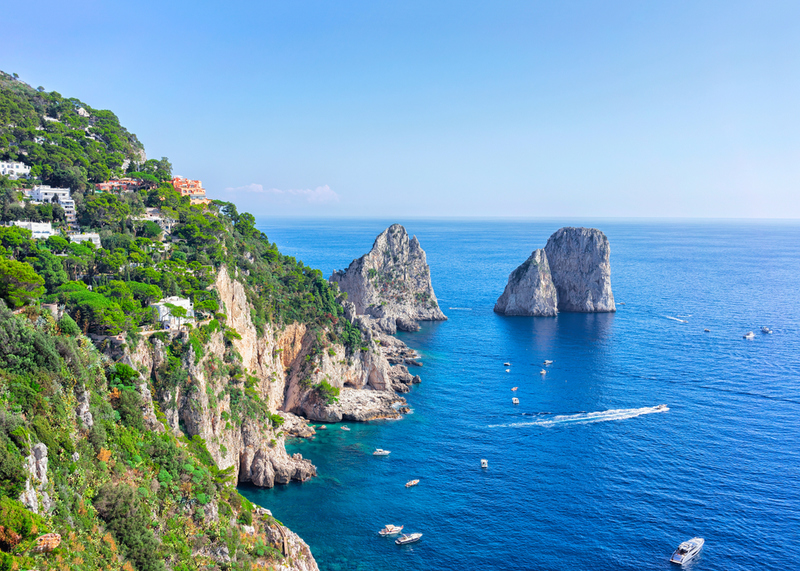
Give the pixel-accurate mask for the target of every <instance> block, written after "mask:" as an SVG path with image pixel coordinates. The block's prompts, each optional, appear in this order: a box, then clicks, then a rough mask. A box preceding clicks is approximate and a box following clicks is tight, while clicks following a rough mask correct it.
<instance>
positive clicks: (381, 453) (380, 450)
mask: <svg viewBox="0 0 800 571" xmlns="http://www.w3.org/2000/svg"><path fill="white" fill-rule="evenodd" d="M391 453H392V452H391V451H390V450H384V449H383V448H376V449H375V452H373V453H372V455H373V456H388V455H389V454H391Z"/></svg>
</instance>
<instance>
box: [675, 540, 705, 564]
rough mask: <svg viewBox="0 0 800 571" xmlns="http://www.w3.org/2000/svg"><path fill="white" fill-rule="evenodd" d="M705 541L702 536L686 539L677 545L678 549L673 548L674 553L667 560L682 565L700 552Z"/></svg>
mask: <svg viewBox="0 0 800 571" xmlns="http://www.w3.org/2000/svg"><path fill="white" fill-rule="evenodd" d="M705 542H706V541H705V539H703V538H702V537H693V538H692V539H690V540H688V541H684V542H683V543H681V544H680V545H679V546H678V549H676V550H675V553H673V554H672V557H670V559H669V560H670V561H671V562H672V563H677V564H678V565H684V564H685V563H687V562H689V561H690V560H691V559H693V558H694V557H695V556H696V555H697V554H698V553H700V550H701V549H703V544H704V543H705Z"/></svg>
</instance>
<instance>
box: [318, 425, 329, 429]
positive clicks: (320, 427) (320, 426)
mask: <svg viewBox="0 0 800 571" xmlns="http://www.w3.org/2000/svg"><path fill="white" fill-rule="evenodd" d="M317 430H328V427H327V426H325V425H324V424H320V425H319V426H318V427H317Z"/></svg>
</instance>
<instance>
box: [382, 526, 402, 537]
mask: <svg viewBox="0 0 800 571" xmlns="http://www.w3.org/2000/svg"><path fill="white" fill-rule="evenodd" d="M401 531H403V526H402V525H392V524H390V523H389V524H386V527H384V528H383V529H382V530H380V531H379V532H378V533H380V534H381V535H394V534H395V533H400V532H401Z"/></svg>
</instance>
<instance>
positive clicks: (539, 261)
mask: <svg viewBox="0 0 800 571" xmlns="http://www.w3.org/2000/svg"><path fill="white" fill-rule="evenodd" d="M494 310H495V312H497V313H503V314H505V315H535V316H544V317H552V316H554V315H556V314H557V313H558V299H557V296H556V286H555V285H553V278H552V276H551V275H550V266H549V265H548V263H547V255H546V254H545V253H544V250H542V249H539V250H534V251H533V253H532V254H531V256H530V257H529V258H528V259H527V260H525V262H523V263H522V265H520V266H519V267H518V268H517V269H516V270H514V271H513V272H511V275H510V276H508V283H507V284H506V289H505V290H504V291H503V295H501V296H500V298H499V299H498V300H497V303H496V304H495V306H494Z"/></svg>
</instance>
